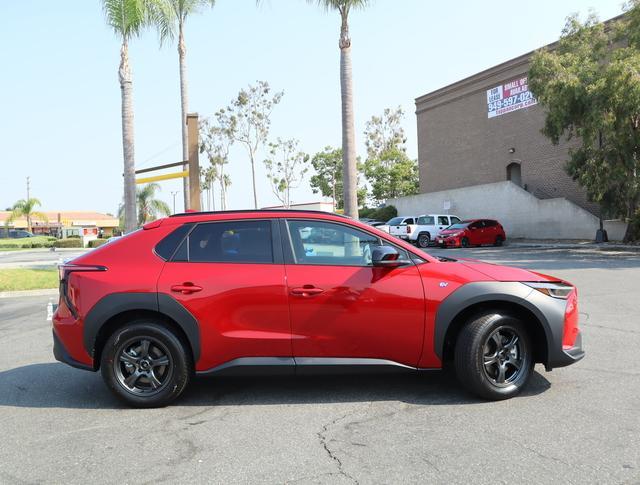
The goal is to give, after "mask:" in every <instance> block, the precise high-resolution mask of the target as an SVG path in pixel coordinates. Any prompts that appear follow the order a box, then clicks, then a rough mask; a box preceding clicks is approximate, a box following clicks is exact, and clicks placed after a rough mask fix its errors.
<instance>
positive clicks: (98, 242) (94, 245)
mask: <svg viewBox="0 0 640 485" xmlns="http://www.w3.org/2000/svg"><path fill="white" fill-rule="evenodd" d="M107 241H108V239H94V240H93V241H89V247H90V248H97V247H100V246H102V245H103V244H104V243H106V242H107Z"/></svg>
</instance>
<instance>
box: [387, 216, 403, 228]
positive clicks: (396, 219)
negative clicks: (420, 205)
mask: <svg viewBox="0 0 640 485" xmlns="http://www.w3.org/2000/svg"><path fill="white" fill-rule="evenodd" d="M403 219H404V217H394V218H393V219H389V220H388V221H387V224H388V225H389V226H397V225H398V224H402V221H403Z"/></svg>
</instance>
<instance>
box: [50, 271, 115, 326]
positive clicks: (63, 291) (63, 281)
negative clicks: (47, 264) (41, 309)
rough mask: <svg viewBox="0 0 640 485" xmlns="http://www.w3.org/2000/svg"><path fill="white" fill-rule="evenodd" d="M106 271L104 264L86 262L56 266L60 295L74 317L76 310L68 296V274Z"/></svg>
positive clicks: (76, 313)
mask: <svg viewBox="0 0 640 485" xmlns="http://www.w3.org/2000/svg"><path fill="white" fill-rule="evenodd" d="M88 271H107V268H106V266H98V265H86V264H77V265H76V264H61V265H59V266H58V277H59V278H60V296H61V297H62V299H63V300H64V303H65V304H66V305H67V308H69V311H70V312H71V314H72V315H73V317H74V318H78V310H77V309H76V307H75V306H74V305H73V303H72V301H71V298H69V275H70V274H71V273H77V272H88Z"/></svg>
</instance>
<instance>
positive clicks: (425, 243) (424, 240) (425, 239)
mask: <svg viewBox="0 0 640 485" xmlns="http://www.w3.org/2000/svg"><path fill="white" fill-rule="evenodd" d="M430 243H431V236H429V234H426V233H424V234H420V235H419V236H418V246H419V247H421V248H428V247H429V244H430Z"/></svg>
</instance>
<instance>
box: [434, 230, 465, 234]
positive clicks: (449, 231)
mask: <svg viewBox="0 0 640 485" xmlns="http://www.w3.org/2000/svg"><path fill="white" fill-rule="evenodd" d="M464 231H466V229H443V230H442V231H440V234H455V233H456V232H464Z"/></svg>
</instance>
